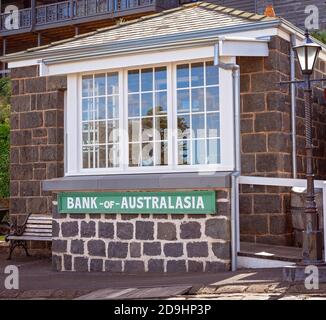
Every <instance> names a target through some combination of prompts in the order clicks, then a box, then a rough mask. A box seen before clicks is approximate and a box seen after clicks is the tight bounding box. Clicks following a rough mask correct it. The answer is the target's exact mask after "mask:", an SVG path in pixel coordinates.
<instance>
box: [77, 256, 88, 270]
mask: <svg viewBox="0 0 326 320" xmlns="http://www.w3.org/2000/svg"><path fill="white" fill-rule="evenodd" d="M74 267H75V271H76V272H87V271H88V259H87V258H84V257H75V258H74Z"/></svg>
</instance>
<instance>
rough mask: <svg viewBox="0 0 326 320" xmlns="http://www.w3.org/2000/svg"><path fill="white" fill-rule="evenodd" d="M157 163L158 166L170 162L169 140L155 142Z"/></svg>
mask: <svg viewBox="0 0 326 320" xmlns="http://www.w3.org/2000/svg"><path fill="white" fill-rule="evenodd" d="M155 148H156V150H155V152H156V156H155V165H156V166H167V165H168V163H169V159H168V143H167V142H156V143H155Z"/></svg>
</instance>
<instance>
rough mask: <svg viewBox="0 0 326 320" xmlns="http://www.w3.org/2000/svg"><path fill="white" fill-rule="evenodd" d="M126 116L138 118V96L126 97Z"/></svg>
mask: <svg viewBox="0 0 326 320" xmlns="http://www.w3.org/2000/svg"><path fill="white" fill-rule="evenodd" d="M128 116H129V117H139V116H140V105H139V94H130V95H129V96H128Z"/></svg>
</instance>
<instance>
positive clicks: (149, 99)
mask: <svg viewBox="0 0 326 320" xmlns="http://www.w3.org/2000/svg"><path fill="white" fill-rule="evenodd" d="M141 115H142V117H146V116H151V115H153V93H143V94H142V95H141Z"/></svg>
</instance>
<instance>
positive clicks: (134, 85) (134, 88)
mask: <svg viewBox="0 0 326 320" xmlns="http://www.w3.org/2000/svg"><path fill="white" fill-rule="evenodd" d="M128 92H129V93H130V92H139V71H138V70H132V71H129V72H128Z"/></svg>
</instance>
